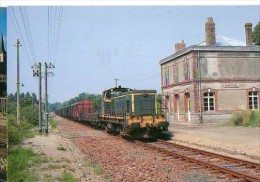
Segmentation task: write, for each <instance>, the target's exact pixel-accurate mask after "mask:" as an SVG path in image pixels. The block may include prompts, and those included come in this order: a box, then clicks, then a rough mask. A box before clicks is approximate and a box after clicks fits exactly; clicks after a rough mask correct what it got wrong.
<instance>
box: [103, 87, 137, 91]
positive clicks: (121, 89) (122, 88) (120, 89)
mask: <svg viewBox="0 0 260 182" xmlns="http://www.w3.org/2000/svg"><path fill="white" fill-rule="evenodd" d="M131 90H133V89H131V88H125V87H121V86H119V87H114V88H110V89H107V90H105V91H103V92H107V91H123V92H127V91H131Z"/></svg>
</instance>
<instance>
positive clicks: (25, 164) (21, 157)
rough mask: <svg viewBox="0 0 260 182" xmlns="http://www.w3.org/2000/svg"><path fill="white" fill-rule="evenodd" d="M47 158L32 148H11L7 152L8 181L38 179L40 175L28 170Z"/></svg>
mask: <svg viewBox="0 0 260 182" xmlns="http://www.w3.org/2000/svg"><path fill="white" fill-rule="evenodd" d="M46 161H47V158H46V157H45V156H43V155H39V154H36V153H34V152H33V151H32V149H25V148H20V147H19V148H18V147H17V148H12V149H10V150H9V152H8V169H7V170H8V181H38V180H39V179H40V177H39V176H38V175H37V174H35V173H32V172H30V171H29V169H30V168H32V167H37V166H39V165H40V164H41V163H45V162H46Z"/></svg>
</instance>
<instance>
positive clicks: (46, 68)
mask: <svg viewBox="0 0 260 182" xmlns="http://www.w3.org/2000/svg"><path fill="white" fill-rule="evenodd" d="M48 68H49V69H52V68H55V66H54V65H53V64H52V63H50V64H49V65H48V64H47V63H46V62H45V74H44V75H45V76H44V77H45V124H46V128H45V132H46V133H48V130H49V123H48V122H49V121H48V119H49V118H48V116H49V112H48V89H47V88H48V76H52V72H48Z"/></svg>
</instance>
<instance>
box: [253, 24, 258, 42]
mask: <svg viewBox="0 0 260 182" xmlns="http://www.w3.org/2000/svg"><path fill="white" fill-rule="evenodd" d="M253 42H254V43H255V44H256V45H258V46H260V22H258V24H257V25H256V26H255V28H254V30H253Z"/></svg>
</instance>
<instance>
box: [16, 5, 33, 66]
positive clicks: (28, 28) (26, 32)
mask: <svg viewBox="0 0 260 182" xmlns="http://www.w3.org/2000/svg"><path fill="white" fill-rule="evenodd" d="M19 10H20V14H21V19H22V22H23V26H24V30H25V35H26V40H27V42H28V45H29V51H30V53H31V55H32V59H33V61H34V62H35V61H36V57H35V53H34V52H33V50H34V48H33V47H34V45H33V41H32V35H31V31H30V27H29V25H28V23H29V22H28V21H29V20H26V16H25V14H24V11H23V9H22V7H19Z"/></svg>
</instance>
